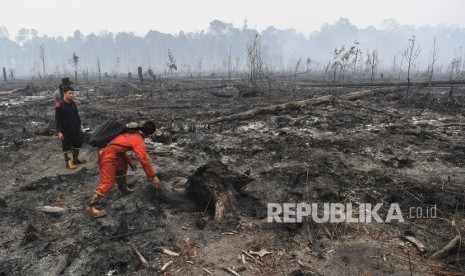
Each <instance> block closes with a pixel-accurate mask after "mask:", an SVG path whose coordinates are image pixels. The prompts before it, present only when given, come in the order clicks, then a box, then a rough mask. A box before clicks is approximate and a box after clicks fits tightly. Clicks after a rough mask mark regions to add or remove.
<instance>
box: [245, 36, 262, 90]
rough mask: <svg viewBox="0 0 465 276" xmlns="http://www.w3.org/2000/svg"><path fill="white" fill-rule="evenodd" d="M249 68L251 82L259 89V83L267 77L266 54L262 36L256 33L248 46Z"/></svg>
mask: <svg viewBox="0 0 465 276" xmlns="http://www.w3.org/2000/svg"><path fill="white" fill-rule="evenodd" d="M246 51H247V67H248V68H249V81H250V82H251V84H252V85H253V86H254V88H257V86H258V81H259V80H260V79H262V78H263V77H264V75H265V53H264V49H263V46H262V36H261V35H260V34H258V33H256V34H255V35H254V36H253V37H252V38H251V39H250V40H249V42H248V43H247V45H246Z"/></svg>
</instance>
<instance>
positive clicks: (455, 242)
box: [429, 235, 461, 260]
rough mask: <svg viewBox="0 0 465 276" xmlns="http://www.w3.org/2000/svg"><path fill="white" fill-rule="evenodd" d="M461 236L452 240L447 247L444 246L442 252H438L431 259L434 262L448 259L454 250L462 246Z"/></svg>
mask: <svg viewBox="0 0 465 276" xmlns="http://www.w3.org/2000/svg"><path fill="white" fill-rule="evenodd" d="M460 240H461V236H460V235H457V236H455V238H454V239H452V240H451V241H450V242H449V243H448V244H446V246H444V247H443V248H442V249H441V250H438V251H436V252H435V253H434V254H433V255H431V256H430V257H429V258H430V259H432V260H439V259H442V258H444V257H446V256H447V255H448V254H449V253H450V252H451V251H452V250H454V249H455V248H456V247H457V246H458V245H459V244H460Z"/></svg>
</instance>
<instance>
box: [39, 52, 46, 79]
mask: <svg viewBox="0 0 465 276" xmlns="http://www.w3.org/2000/svg"><path fill="white" fill-rule="evenodd" d="M39 48H40V59H41V60H42V69H43V70H44V71H43V73H44V79H45V46H44V45H43V44H42V46H40V47H39Z"/></svg>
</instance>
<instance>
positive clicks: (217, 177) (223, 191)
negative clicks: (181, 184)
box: [186, 161, 253, 221]
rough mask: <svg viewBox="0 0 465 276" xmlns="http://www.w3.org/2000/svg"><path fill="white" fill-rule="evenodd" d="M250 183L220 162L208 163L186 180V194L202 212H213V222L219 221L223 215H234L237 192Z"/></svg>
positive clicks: (243, 176)
mask: <svg viewBox="0 0 465 276" xmlns="http://www.w3.org/2000/svg"><path fill="white" fill-rule="evenodd" d="M251 181H253V179H251V178H249V177H248V176H246V175H243V174H239V173H236V172H233V171H231V170H229V169H228V167H227V166H226V165H224V164H223V163H221V162H220V161H210V162H208V163H207V164H205V165H204V166H202V167H200V168H198V169H197V171H196V172H195V173H194V174H193V175H192V176H190V177H189V178H188V180H187V183H186V192H187V196H188V197H189V198H190V199H192V200H193V201H194V202H195V203H196V204H197V205H198V206H199V207H200V208H201V209H202V210H210V211H213V212H214V218H215V220H216V221H220V220H222V219H223V218H224V216H225V215H227V214H232V213H235V211H236V209H237V197H238V196H239V191H240V189H241V188H242V187H244V186H245V185H246V184H247V183H249V182H251Z"/></svg>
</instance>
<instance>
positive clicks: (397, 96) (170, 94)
mask: <svg viewBox="0 0 465 276" xmlns="http://www.w3.org/2000/svg"><path fill="white" fill-rule="evenodd" d="M57 83H58V81H57ZM54 86H55V84H52V85H51V86H50V87H42V86H39V85H38V84H34V83H32V82H30V83H27V82H19V81H18V82H14V83H7V84H5V83H4V84H1V85H0V91H1V92H0V147H1V151H0V164H1V168H2V169H1V171H0V179H1V190H0V215H1V217H2V219H1V221H0V275H45V274H51V275H59V274H60V273H62V274H63V275H154V274H158V273H160V274H163V273H165V274H169V275H189V274H191V275H192V274H195V275H199V274H200V275H202V274H204V275H209V273H213V274H214V275H228V274H229V272H226V271H225V270H224V268H228V267H229V268H231V269H233V270H235V271H236V272H238V273H239V274H241V275H255V274H261V275H285V274H287V275H361V274H363V275H411V274H412V273H413V274H415V275H418V274H421V275H427V274H439V275H454V274H457V275H459V274H460V273H463V272H464V271H465V266H464V263H465V255H464V254H465V250H464V249H463V246H461V245H459V246H455V247H454V248H453V249H452V250H451V251H450V252H448V254H446V255H444V256H442V257H441V258H439V259H438V260H434V261H433V260H430V256H431V255H432V254H433V253H434V252H437V251H438V250H440V249H442V248H443V247H444V246H445V245H446V244H447V243H449V242H450V241H451V240H452V239H453V238H454V237H456V236H460V237H461V236H462V235H463V233H464V231H465V221H464V209H465V193H464V187H465V182H464V180H463V179H465V169H464V162H465V159H464V158H465V156H464V155H465V152H464V150H465V143H464V141H463V140H464V139H463V138H464V135H465V132H464V126H465V122H464V114H463V111H464V106H465V97H463V92H464V91H463V90H461V88H460V87H458V88H457V87H456V93H455V95H454V97H453V98H450V97H449V95H448V88H445V87H443V88H441V87H436V88H433V89H432V90H431V91H430V90H429V89H428V88H423V89H419V90H414V91H413V92H412V93H411V94H410V95H409V97H405V95H406V94H405V90H403V89H399V88H394V87H384V88H375V89H373V91H372V92H370V93H365V94H363V96H360V97H357V98H349V99H347V98H346V100H344V101H338V99H342V98H343V97H344V96H345V95H348V94H349V95H350V93H352V92H356V91H359V90H361V89H358V88H351V89H337V90H335V89H329V88H328V87H325V86H322V87H315V86H314V85H312V86H308V85H306V84H305V83H300V82H299V83H297V84H296V83H295V82H293V83H286V82H284V81H283V82H279V83H276V84H274V85H271V86H267V88H266V89H264V90H263V92H262V93H259V94H258V95H254V94H255V93H254V91H252V90H248V89H250V88H249V87H247V86H244V85H242V84H241V83H240V82H239V81H224V80H206V79H175V80H170V81H168V82H166V83H165V84H158V83H157V84H137V83H133V84H132V85H128V84H127V83H125V82H112V83H105V84H81V85H77V86H76V90H77V92H76V101H77V103H78V107H79V110H80V114H81V118H82V119H83V121H84V124H85V126H87V127H90V128H92V127H95V126H96V125H98V124H99V123H100V122H102V121H103V120H105V119H108V118H118V119H121V120H123V121H128V122H129V121H144V120H147V119H153V120H155V121H156V122H157V125H158V127H159V130H158V131H157V137H156V138H153V139H150V140H148V141H147V142H148V148H149V152H150V155H151V157H152V160H153V162H154V164H155V166H156V170H157V171H158V174H159V177H160V179H161V181H162V183H163V185H165V187H168V188H167V190H168V192H167V193H166V194H164V195H162V196H160V195H159V194H156V193H154V192H153V191H152V190H151V189H150V187H149V186H148V185H147V183H145V181H144V175H143V172H142V170H141V169H140V166H139V169H138V170H137V171H135V172H130V176H129V181H131V182H135V183H137V184H138V186H139V188H140V191H139V192H137V193H134V194H131V195H129V196H125V197H119V196H118V194H117V192H116V190H113V191H112V192H111V193H110V194H109V196H107V198H106V199H105V206H106V208H107V209H108V211H109V215H108V216H107V217H105V218H102V219H91V218H88V217H86V216H84V214H83V212H82V211H83V207H84V205H85V204H87V203H88V202H89V200H90V196H91V195H92V192H93V190H94V189H95V188H96V186H97V185H98V182H99V173H98V167H97V165H96V150H95V149H94V148H92V147H90V146H88V145H85V146H84V147H83V149H82V151H83V155H84V157H86V158H87V159H88V161H89V162H88V163H87V164H85V165H82V166H80V167H79V168H78V169H77V170H75V171H68V170H66V169H65V168H64V162H63V160H62V154H61V148H60V144H59V141H58V140H57V138H56V135H55V133H54V131H53V128H54V102H53V97H52V93H53V90H54V89H55V88H54ZM325 95H331V96H332V98H330V100H328V101H324V102H321V103H320V104H312V105H307V106H304V107H292V106H288V108H285V109H275V110H271V111H270V110H268V111H266V112H259V113H257V115H256V116H252V117H250V118H245V119H225V120H223V121H222V122H216V123H209V122H212V121H214V120H215V119H217V118H218V117H221V116H227V115H231V114H238V113H240V112H245V111H248V110H253V109H257V108H266V107H269V106H273V105H276V104H282V103H288V102H295V101H299V100H305V99H312V98H315V99H318V98H320V97H322V96H325ZM249 96H253V97H249ZM213 160H216V161H220V162H221V163H222V164H224V165H226V167H227V170H228V172H230V173H231V175H237V176H238V178H239V179H243V180H244V182H243V184H241V185H239V188H238V190H237V201H238V202H237V204H236V205H235V206H234V207H235V208H234V210H232V211H231V212H228V213H227V215H226V216H225V217H224V218H223V219H222V220H221V221H219V222H218V221H215V220H210V219H208V218H207V217H208V216H212V210H211V208H205V207H206V206H199V205H202V204H205V202H203V203H202V204H192V201H189V200H187V198H186V197H185V196H184V195H185V187H186V183H187V182H188V180H189V179H191V177H192V176H193V175H195V174H196V172H198V168H200V167H202V166H203V165H205V164H207V163H208V162H209V161H213ZM224 170H226V169H224ZM270 202H274V203H284V202H308V203H313V202H315V203H323V202H341V203H354V205H355V204H357V203H364V202H365V203H373V204H376V203H379V202H381V203H384V204H386V205H388V204H390V203H399V204H400V207H401V209H402V211H403V212H404V218H405V222H404V223H399V222H393V223H389V224H381V223H369V224H360V223H324V224H318V223H315V222H313V221H312V220H311V219H307V220H304V222H303V223H299V224H278V223H267V222H266V214H267V209H266V204H267V203H270ZM194 203H195V202H194ZM197 203H198V202H197ZM434 205H436V206H437V217H436V218H429V219H425V218H423V219H419V218H409V217H408V215H409V214H408V211H409V208H410V207H421V208H423V210H426V208H427V207H431V206H434ZM50 207H54V208H56V207H60V208H56V209H50ZM381 213H382V212H381ZM383 215H385V213H384V214H383ZM405 236H410V237H415V238H416V239H417V240H419V241H421V242H422V243H423V244H424V246H425V252H420V250H419V249H418V247H416V246H414V245H413V244H412V243H411V242H408V241H406V240H405ZM129 244H133V245H134V246H135V247H136V248H137V249H138V250H139V251H140V253H141V254H142V255H143V256H144V257H145V259H146V260H147V261H148V263H149V267H148V268H146V267H144V266H143V265H142V264H141V263H140V260H139V258H138V257H137V256H136V254H135V253H134V251H133V250H132V249H131V247H130V246H129ZM160 248H165V249H169V250H171V251H174V252H178V253H180V256H178V257H173V256H169V255H166V254H163V253H162V252H161V251H160ZM242 250H244V251H246V252H250V251H253V252H259V251H260V250H267V251H268V252H270V253H269V254H266V255H263V256H262V257H261V258H258V257H257V255H252V257H257V258H256V259H255V260H252V259H251V258H250V257H247V258H248V259H246V260H245V264H244V263H243V262H242V261H241V260H240V259H239V256H241V254H242ZM262 252H264V251H262ZM169 261H173V263H172V264H171V266H169V267H168V268H167V269H166V271H164V272H163V273H162V272H160V269H161V267H162V266H163V265H164V264H166V263H167V262H169Z"/></svg>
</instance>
